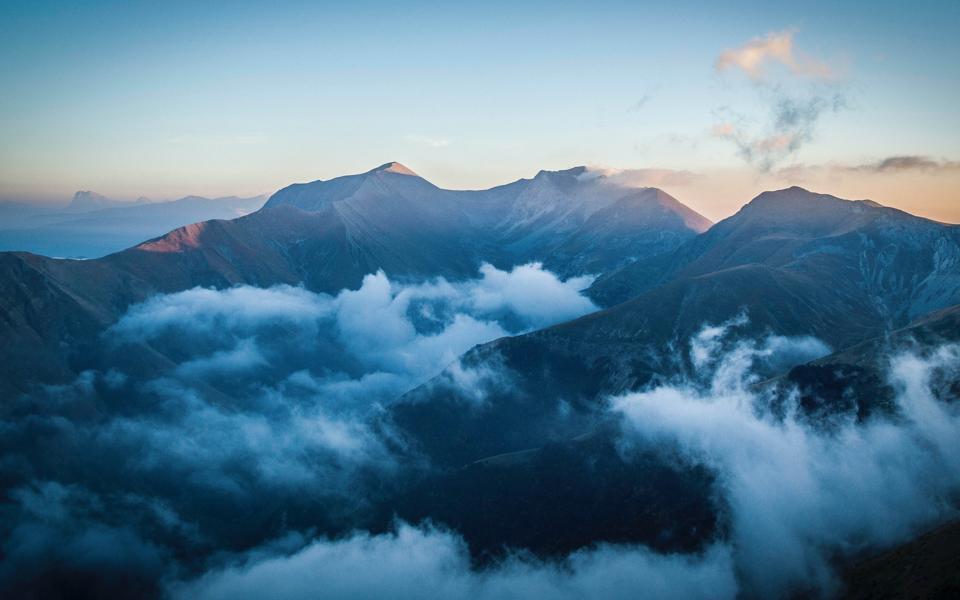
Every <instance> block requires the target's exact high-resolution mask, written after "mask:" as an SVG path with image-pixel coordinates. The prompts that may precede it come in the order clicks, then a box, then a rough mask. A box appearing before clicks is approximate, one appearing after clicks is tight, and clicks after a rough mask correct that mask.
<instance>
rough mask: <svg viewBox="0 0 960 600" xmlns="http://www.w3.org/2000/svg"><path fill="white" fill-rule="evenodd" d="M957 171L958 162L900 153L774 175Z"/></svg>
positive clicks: (798, 165)
mask: <svg viewBox="0 0 960 600" xmlns="http://www.w3.org/2000/svg"><path fill="white" fill-rule="evenodd" d="M958 171H960V161H956V160H947V159H938V158H933V157H931V156H925V155H916V154H903V155H897V156H888V157H885V158H880V159H877V160H874V161H870V162H863V163H857V164H850V163H841V162H829V163H822V164H809V163H795V164H792V165H787V166H785V167H782V168H779V169H777V170H776V172H775V173H774V174H775V175H777V176H778V177H781V178H784V179H793V180H802V179H807V178H810V177H815V176H819V175H834V176H836V175H843V174H845V173H847V174H854V173H867V174H869V173H884V174H897V173H925V174H928V175H940V174H946V173H949V172H958Z"/></svg>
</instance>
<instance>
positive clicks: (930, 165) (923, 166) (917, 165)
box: [847, 154, 960, 173]
mask: <svg viewBox="0 0 960 600" xmlns="http://www.w3.org/2000/svg"><path fill="white" fill-rule="evenodd" d="M958 169H960V161H955V160H938V159H936V158H932V157H930V156H922V155H911V154H906V155H902V156H888V157H887V158H884V159H881V160H878V161H876V162H872V163H864V164H860V165H853V166H849V167H847V170H850V171H872V172H875V173H895V172H900V171H928V172H936V171H953V170H958Z"/></svg>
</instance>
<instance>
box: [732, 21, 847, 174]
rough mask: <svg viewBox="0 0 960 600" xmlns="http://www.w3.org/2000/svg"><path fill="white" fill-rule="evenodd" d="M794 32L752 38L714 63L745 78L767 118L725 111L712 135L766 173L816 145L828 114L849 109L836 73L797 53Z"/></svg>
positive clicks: (773, 33)
mask: <svg viewBox="0 0 960 600" xmlns="http://www.w3.org/2000/svg"><path fill="white" fill-rule="evenodd" d="M795 33H796V31H795V30H792V29H789V30H784V31H777V32H771V33H768V34H766V35H764V36H761V37H757V38H754V39H752V40H750V41H749V42H747V43H746V44H744V45H742V46H739V47H737V48H731V49H728V50H724V51H723V52H722V53H721V54H720V56H719V57H717V60H716V62H715V63H714V68H715V69H716V70H717V72H719V73H724V72H727V71H731V70H737V71H741V72H743V73H745V74H746V75H747V76H748V77H749V79H750V85H751V87H752V88H753V89H754V90H755V91H756V94H757V95H758V96H759V100H760V102H761V104H763V105H764V106H766V107H767V115H766V118H763V117H761V118H759V119H758V118H748V117H746V116H744V115H743V114H740V113H738V112H736V111H735V110H732V109H730V108H725V109H722V110H720V111H718V116H719V117H720V121H719V122H718V123H717V124H716V125H715V126H714V128H713V135H714V136H716V137H718V138H721V139H724V140H728V141H730V142H732V143H733V144H734V145H735V146H736V148H737V154H738V155H739V156H740V157H741V158H743V159H744V160H745V161H746V162H748V163H750V164H751V165H754V166H755V167H757V168H758V169H760V170H761V171H764V172H766V171H769V170H770V169H772V168H773V167H774V166H775V165H776V164H778V163H779V162H781V161H783V160H784V159H786V158H788V157H789V156H791V155H793V154H795V153H796V152H797V151H798V150H800V148H801V147H803V146H804V145H805V144H807V143H808V142H810V141H812V140H813V139H814V135H815V132H816V125H817V123H818V122H819V120H820V119H821V118H822V117H823V116H824V115H826V114H829V113H836V112H839V111H840V110H842V109H844V108H847V106H848V103H847V99H846V96H845V94H844V92H843V89H841V88H839V87H838V86H839V85H840V84H841V81H840V78H839V76H838V72H837V70H836V69H834V68H833V67H831V66H830V65H828V64H827V63H826V62H823V61H820V60H817V59H814V58H812V57H810V56H808V55H806V54H804V53H802V52H801V51H800V50H799V49H797V47H796V44H795V43H794V35H795ZM774 66H780V67H782V68H780V69H774V68H773V67H774Z"/></svg>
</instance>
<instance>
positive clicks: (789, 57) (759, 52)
mask: <svg viewBox="0 0 960 600" xmlns="http://www.w3.org/2000/svg"><path fill="white" fill-rule="evenodd" d="M795 34H796V30H794V29H786V30H784V31H772V32H770V33H768V34H766V35H764V36H760V37H755V38H753V39H752V40H750V41H749V42H747V43H746V44H744V45H742V46H738V47H736V48H729V49H727V50H724V51H723V52H722V53H721V54H720V56H719V57H717V60H716V62H715V63H714V68H715V69H716V70H717V71H728V70H730V69H739V70H740V71H743V72H744V73H746V74H747V76H748V77H750V78H751V79H753V80H755V81H760V80H764V79H766V78H767V77H768V74H769V68H770V66H771V65H781V66H783V67H786V68H787V70H789V71H790V72H791V73H792V74H794V75H800V76H803V77H810V78H813V79H833V78H835V77H836V76H837V73H836V71H835V70H834V69H833V68H832V67H831V66H830V65H828V64H827V63H825V62H823V61H820V60H817V59H815V58H813V57H811V56H808V55H806V54H804V53H802V52H800V51H799V50H798V49H797V48H796V46H795V44H794V41H793V36H794V35H795Z"/></svg>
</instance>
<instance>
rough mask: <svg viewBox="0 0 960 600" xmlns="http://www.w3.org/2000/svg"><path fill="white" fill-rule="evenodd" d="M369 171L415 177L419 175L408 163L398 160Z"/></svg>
mask: <svg viewBox="0 0 960 600" xmlns="http://www.w3.org/2000/svg"><path fill="white" fill-rule="evenodd" d="M368 172H369V173H395V174H397V175H411V176H413V177H419V175H417V174H416V173H414V172H413V170H412V169H410V168H409V167H407V166H406V165H403V164H400V163H398V162H396V161H393V162H388V163H384V164H382V165H380V166H379V167H377V168H376V169H372V170H370V171H368Z"/></svg>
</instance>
